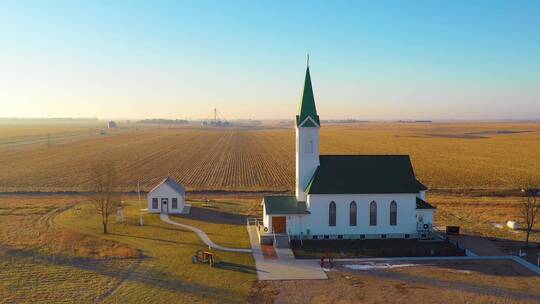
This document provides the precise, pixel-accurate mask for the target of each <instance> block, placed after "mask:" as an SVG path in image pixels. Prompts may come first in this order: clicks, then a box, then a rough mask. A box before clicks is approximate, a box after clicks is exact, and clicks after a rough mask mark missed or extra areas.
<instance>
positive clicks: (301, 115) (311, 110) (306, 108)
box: [296, 66, 321, 127]
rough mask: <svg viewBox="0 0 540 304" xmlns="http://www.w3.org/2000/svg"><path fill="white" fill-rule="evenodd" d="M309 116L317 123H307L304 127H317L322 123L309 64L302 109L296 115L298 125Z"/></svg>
mask: <svg viewBox="0 0 540 304" xmlns="http://www.w3.org/2000/svg"><path fill="white" fill-rule="evenodd" d="M308 117H310V118H311V119H312V120H313V121H314V122H315V123H316V124H317V125H314V124H313V123H306V124H304V126H303V127H317V126H320V125H321V124H320V122H319V115H317V108H316V107H315V97H314V96H313V87H312V85H311V75H310V73H309V66H308V67H307V69H306V80H305V82H304V92H303V94H302V102H301V103H300V109H299V110H298V115H297V116H296V125H297V126H300V125H301V124H302V123H303V122H304V121H305V120H306V119H307V118H308Z"/></svg>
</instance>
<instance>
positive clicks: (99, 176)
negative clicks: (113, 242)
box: [89, 163, 120, 233]
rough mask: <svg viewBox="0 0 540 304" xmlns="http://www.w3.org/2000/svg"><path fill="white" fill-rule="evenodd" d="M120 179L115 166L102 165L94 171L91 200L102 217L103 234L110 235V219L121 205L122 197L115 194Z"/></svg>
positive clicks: (95, 167) (98, 165)
mask: <svg viewBox="0 0 540 304" xmlns="http://www.w3.org/2000/svg"><path fill="white" fill-rule="evenodd" d="M117 183H118V178H117V174H116V170H115V167H114V164H112V163H100V164H97V165H95V166H94V167H93V170H92V193H91V194H90V197H89V200H90V202H91V204H92V206H93V207H94V210H96V212H97V213H98V214H99V215H101V223H102V225H103V233H108V232H109V231H108V225H109V218H110V217H111V215H113V214H114V213H115V211H116V208H117V207H118V206H119V205H120V195H119V194H118V193H116V192H115V190H116V188H117Z"/></svg>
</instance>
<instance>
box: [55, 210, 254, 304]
mask: <svg viewBox="0 0 540 304" xmlns="http://www.w3.org/2000/svg"><path fill="white" fill-rule="evenodd" d="M126 204H127V207H126V208H125V211H124V217H125V221H124V223H115V219H114V218H113V220H112V222H113V223H112V224H111V226H110V234H108V235H103V234H102V232H101V227H100V225H99V219H98V217H97V216H96V215H95V213H94V212H92V210H91V209H90V206H89V205H84V204H83V205H81V209H80V210H76V209H71V210H68V211H66V212H64V213H62V214H60V215H59V216H57V217H56V218H55V222H56V223H57V224H60V225H63V226H65V227H67V228H69V229H72V230H75V231H76V232H79V233H83V234H89V235H93V236H98V237H103V238H106V239H109V240H113V241H117V242H121V243H125V244H128V245H130V246H132V247H134V248H136V249H139V250H141V251H142V252H143V254H144V256H145V257H144V258H143V259H142V262H141V263H140V265H139V266H138V267H137V268H136V269H134V270H133V273H131V274H130V275H128V276H127V278H126V280H125V281H124V282H123V283H122V284H121V285H120V286H119V287H118V288H117V290H115V291H114V292H113V293H112V294H111V296H110V297H108V298H107V299H106V302H111V303H114V302H119V303H136V302H139V303H140V302H157V301H159V302H164V303H179V302H189V303H218V302H219V303H223V302H244V301H245V299H246V297H247V295H248V293H249V292H250V289H251V287H252V284H253V282H254V281H255V280H256V274H255V270H254V262H253V258H252V256H251V254H241V253H229V252H221V251H216V252H215V253H216V255H217V259H218V260H219V261H222V262H223V265H224V266H223V267H221V268H211V267H209V266H208V265H199V264H192V262H191V257H192V256H193V255H194V253H195V251H197V250H207V247H206V246H205V245H204V244H203V243H202V242H201V241H200V240H199V239H198V238H197V236H196V235H195V233H193V232H191V231H186V230H183V229H181V228H180V227H174V226H172V225H169V224H166V223H163V222H162V221H161V220H160V219H159V215H158V214H147V215H145V216H144V221H145V225H144V226H142V227H141V226H138V225H137V223H138V213H137V210H138V208H137V203H136V201H127V202H126ZM219 204H220V203H215V205H216V206H217V205H219ZM194 205H195V206H197V205H198V204H197V203H194ZM219 206H220V207H218V210H219V211H221V212H223V213H229V212H230V211H234V212H241V210H242V208H243V207H242V206H241V204H239V205H235V204H234V203H233V204H232V205H231V206H226V205H224V207H222V206H221V205H219ZM219 208H221V209H219ZM233 216H234V215H233ZM171 218H173V219H174V220H178V221H180V222H182V223H185V224H190V225H193V226H197V227H199V228H201V229H203V230H205V231H207V232H208V234H209V236H210V238H211V239H212V240H214V241H215V242H216V243H218V244H220V245H223V246H232V247H248V244H249V240H248V236H247V232H246V228H245V226H244V225H229V224H225V225H223V224H219V223H218V222H205V221H204V220H201V219H197V220H194V219H190V218H189V216H186V217H183V218H176V217H171Z"/></svg>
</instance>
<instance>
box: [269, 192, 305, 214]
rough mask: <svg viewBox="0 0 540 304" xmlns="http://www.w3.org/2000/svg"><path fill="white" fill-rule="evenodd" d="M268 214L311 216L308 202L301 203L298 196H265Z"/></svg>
mask: <svg viewBox="0 0 540 304" xmlns="http://www.w3.org/2000/svg"><path fill="white" fill-rule="evenodd" d="M263 204H264V208H265V209H266V214H309V211H307V208H306V202H299V201H297V200H296V196H265V197H264V198H263Z"/></svg>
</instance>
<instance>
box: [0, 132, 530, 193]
mask: <svg viewBox="0 0 540 304" xmlns="http://www.w3.org/2000/svg"><path fill="white" fill-rule="evenodd" d="M13 132H15V131H13ZM58 132H59V131H58ZM6 133H9V131H6V130H3V131H2V130H1V128H0V134H6ZM4 136H6V135H4ZM34 136H41V137H42V138H43V134H39V135H38V134H34ZM13 145H16V143H13ZM294 145H295V143H294V130H293V129H292V128H268V129H264V128H258V129H247V128H237V129H235V128H141V129H139V128H126V129H121V131H115V132H109V133H105V134H97V135H94V136H88V135H87V136H84V137H80V138H78V139H77V140H71V141H67V142H66V141H62V140H59V141H57V142H53V143H52V144H47V143H46V142H45V141H42V142H41V143H40V144H34V145H24V146H22V147H18V148H13V147H9V146H8V145H4V146H2V147H0V167H1V168H2V170H0V191H84V190H87V189H88V187H89V171H90V169H91V167H92V166H93V164H95V163H98V162H102V161H109V160H110V161H112V162H113V163H115V165H116V166H117V167H118V169H119V172H121V180H120V183H121V187H122V189H123V190H126V191H131V190H135V189H136V187H137V182H138V181H140V182H141V186H142V188H143V189H146V190H148V189H150V188H151V187H153V186H154V185H155V183H157V182H158V181H159V180H161V179H162V178H163V177H164V176H166V175H171V176H173V177H175V178H176V179H177V180H178V181H179V182H180V183H182V184H183V185H185V186H186V187H187V188H188V190H190V191H194V190H195V191H291V190H292V189H293V188H294V151H295V146H294ZM538 151H540V124H538V123H422V124H407V123H359V124H350V125H330V124H326V125H325V124H323V127H322V128H321V153H323V154H409V155H410V156H411V158H412V161H413V164H414V168H415V171H416V173H417V175H418V177H419V179H420V180H421V181H422V182H423V183H425V184H426V185H428V186H429V187H430V188H432V189H439V190H440V189H454V190H460V191H461V190H471V189H483V190H495V191H502V190H505V189H518V188H520V187H521V186H522V184H523V180H525V179H528V178H531V177H536V178H539V177H540V153H538ZM359 174H361V173H359Z"/></svg>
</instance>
